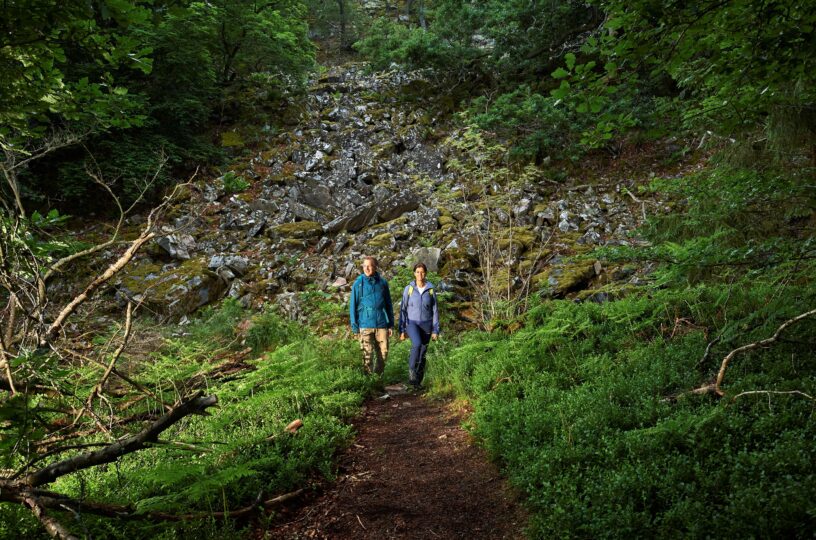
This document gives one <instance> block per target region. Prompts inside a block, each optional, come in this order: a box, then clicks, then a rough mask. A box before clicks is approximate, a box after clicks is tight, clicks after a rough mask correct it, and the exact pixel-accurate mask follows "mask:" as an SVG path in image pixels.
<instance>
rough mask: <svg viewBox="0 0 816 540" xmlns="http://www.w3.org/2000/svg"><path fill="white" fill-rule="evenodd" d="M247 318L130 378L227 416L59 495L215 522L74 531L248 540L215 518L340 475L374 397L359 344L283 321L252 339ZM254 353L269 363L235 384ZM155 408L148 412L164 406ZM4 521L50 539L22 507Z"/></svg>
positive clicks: (63, 487)
mask: <svg viewBox="0 0 816 540" xmlns="http://www.w3.org/2000/svg"><path fill="white" fill-rule="evenodd" d="M248 316H249V314H248V313H246V312H244V311H243V310H242V309H241V308H240V306H238V305H237V303H235V302H231V301H227V302H225V303H224V304H223V305H222V306H221V307H220V308H218V309H215V310H210V311H209V312H206V313H205V314H204V315H203V316H202V317H201V319H200V320H198V321H197V322H195V323H194V324H193V325H191V326H189V327H186V329H185V335H182V336H176V337H171V338H169V339H168V340H167V343H166V345H165V346H164V347H163V348H162V350H161V351H160V352H159V353H158V354H155V355H154V356H153V359H152V362H142V363H140V364H139V366H138V370H137V371H134V372H133V373H131V374H130V376H131V377H132V378H136V379H138V380H139V381H140V382H141V383H142V384H143V385H144V386H145V387H148V388H151V389H153V391H154V392H155V393H156V394H157V395H160V396H161V397H162V398H163V399H164V401H166V402H168V401H169V402H172V401H173V400H174V399H175V397H176V396H177V395H178V394H179V393H184V394H186V393H189V391H191V389H192V387H193V386H196V387H200V388H202V389H204V390H205V392H206V393H207V394H215V395H216V396H217V397H218V406H217V408H214V409H210V413H211V415H210V416H191V417H187V418H185V419H183V420H182V421H181V422H179V423H177V424H176V425H174V426H173V427H172V428H171V429H170V430H168V431H167V432H165V433H164V434H163V435H162V437H161V439H162V440H165V441H172V442H171V443H166V444H161V445H158V446H155V447H153V448H149V449H146V450H142V451H139V452H136V453H134V454H130V455H127V456H125V457H124V458H122V459H121V460H120V461H119V462H118V463H116V464H112V465H110V466H107V467H96V468H93V469H89V470H86V471H83V472H81V473H77V474H74V475H70V476H67V477H63V478H61V479H60V480H59V481H57V482H55V483H54V484H53V486H52V487H53V489H54V490H55V491H58V492H61V493H65V494H67V495H69V496H71V497H74V498H78V499H87V500H92V501H99V502H107V503H111V504H133V505H135V506H136V508H138V509H139V510H142V511H161V512H167V513H179V514H192V513H201V514H203V515H204V518H203V519H197V520H191V521H189V522H184V523H173V522H161V521H154V520H150V519H146V520H143V521H141V520H139V521H132V522H123V521H119V520H110V519H107V518H94V517H92V516H90V515H88V514H83V515H80V516H77V517H78V519H77V520H74V519H71V518H70V516H68V518H67V519H65V516H63V519H65V523H66V524H67V525H68V526H69V527H70V528H71V529H72V530H73V531H75V532H76V533H80V534H83V533H84V534H85V535H87V536H90V537H97V538H99V537H105V538H192V537H196V538H225V537H230V536H235V537H242V536H243V534H244V533H242V531H241V530H240V527H241V526H243V524H241V525H236V524H234V523H229V522H227V523H226V524H225V523H224V522H223V521H222V520H213V519H208V518H207V517H206V515H207V514H208V513H211V512H220V511H225V510H236V509H238V508H241V507H244V506H248V505H250V504H252V503H253V502H254V501H255V500H256V498H257V497H258V496H259V494H260V495H261V496H262V497H263V498H264V499H269V498H272V497H274V496H276V495H279V494H283V493H287V492H290V491H293V490H296V489H298V488H302V487H308V485H309V482H310V479H311V478H313V477H314V476H315V475H320V476H324V477H331V476H332V474H333V473H332V467H331V464H332V459H333V456H334V454H335V452H336V451H337V450H338V449H339V448H341V447H343V446H344V445H346V444H348V443H349V441H350V439H351V437H352V430H351V427H350V426H349V425H348V423H347V420H348V419H349V418H350V417H351V416H353V415H354V414H356V412H357V411H358V409H359V406H360V404H361V403H362V401H363V399H364V397H365V395H367V394H368V393H370V392H371V391H373V387H372V380H371V379H370V378H368V377H366V376H365V375H363V373H362V370H361V369H360V352H359V346H358V345H357V344H356V342H354V341H353V340H327V339H320V338H317V337H314V336H313V335H312V334H311V333H309V332H308V331H307V330H304V329H303V327H301V326H299V325H296V324H293V323H291V322H289V321H285V320H283V319H281V318H280V317H279V316H278V315H276V314H275V313H273V312H264V313H261V314H258V315H255V316H254V317H251V319H250V320H251V321H252V325H251V326H250V327H249V329H248V330H245V331H244V332H243V333H241V330H240V328H242V327H244V325H239V323H240V322H241V321H244V320H245V319H246V318H247V317H248ZM250 347H251V348H252V349H253V350H255V351H257V353H258V354H256V355H253V356H254V359H251V360H250V359H248V360H243V361H242V362H243V363H244V364H245V366H244V367H243V368H242V369H240V370H239V371H237V372H234V373H230V374H228V375H226V376H224V375H223V371H224V370H223V368H224V364H225V363H226V364H229V363H230V358H235V357H236V356H240V351H241V350H245V349H246V348H250ZM219 358H220V359H222V360H214V359H219ZM223 359H226V360H223ZM82 375H84V376H80V377H78V380H85V381H87V384H93V383H94V382H95V381H96V380H97V378H98V373H95V372H94V373H91V372H87V373H84V374H82ZM185 386H187V388H186V389H185V388H184V387H185ZM150 401H152V400H145V402H146V403H145V404H144V406H143V410H145V411H147V410H156V409H157V407H159V405H157V404H156V403H155V402H152V403H147V402H150ZM130 412H136V411H135V410H132V411H130ZM298 418H299V419H301V420H302V421H303V427H302V428H301V429H300V430H299V431H298V432H297V433H296V434H294V435H292V434H289V433H287V432H286V431H285V430H284V428H285V427H286V426H287V424H289V422H291V421H292V420H295V419H298ZM101 440H102V439H101V438H100V439H95V440H94V441H101ZM94 441H91V440H90V439H85V440H82V441H77V442H83V443H87V442H94ZM69 455H70V453H67V452H66V453H63V454H61V455H60V456H59V457H60V459H62V458H65V457H68V456H69ZM0 512H2V514H0V515H1V516H2V519H1V520H0V522H2V525H0V537H5V538H21V537H26V538H28V537H37V536H38V535H40V536H42V535H43V534H44V533H43V531H42V528H41V526H40V525H39V523H37V522H36V521H35V520H34V519H33V518H32V517H30V515H29V513H28V512H26V511H25V510H23V509H22V508H19V507H13V506H9V505H3V506H2V507H0ZM21 535H22V536H21Z"/></svg>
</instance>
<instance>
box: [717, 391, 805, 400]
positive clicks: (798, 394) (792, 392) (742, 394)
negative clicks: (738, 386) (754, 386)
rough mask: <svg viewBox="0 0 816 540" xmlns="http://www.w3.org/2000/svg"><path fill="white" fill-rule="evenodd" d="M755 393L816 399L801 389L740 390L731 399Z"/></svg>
mask: <svg viewBox="0 0 816 540" xmlns="http://www.w3.org/2000/svg"><path fill="white" fill-rule="evenodd" d="M755 394H767V395H768V396H770V395H771V394H790V395H797V396H802V397H805V398H807V399H809V400H811V401H816V398H814V397H813V396H811V395H810V394H806V393H804V392H801V391H799V390H749V391H747V392H740V393H739V394H737V395H736V396H734V397H732V398H731V401H736V399H737V398H738V397H742V396H750V395H755Z"/></svg>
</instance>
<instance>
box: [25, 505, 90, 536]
mask: <svg viewBox="0 0 816 540" xmlns="http://www.w3.org/2000/svg"><path fill="white" fill-rule="evenodd" d="M22 499H23V501H22V502H23V504H25V505H26V506H28V507H29V508H30V509H31V511H32V512H33V513H34V515H35V516H37V519H38V520H40V523H42V524H43V527H45V530H46V531H48V534H50V535H51V536H52V537H53V538H59V539H60V540H79V539H78V538H77V537H76V536H74V535H73V534H71V533H70V532H69V531H68V529H66V528H65V526H64V525H63V524H62V523H60V522H59V521H57V520H56V519H54V518H52V517H51V516H49V515H48V514H46V513H45V508H44V507H43V505H42V504H41V503H40V501H39V500H38V499H37V498H36V497H34V496H33V495H25V496H23V498H22Z"/></svg>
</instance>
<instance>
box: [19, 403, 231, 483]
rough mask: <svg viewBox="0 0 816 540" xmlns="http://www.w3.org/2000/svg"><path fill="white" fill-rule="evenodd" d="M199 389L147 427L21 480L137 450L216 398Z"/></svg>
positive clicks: (41, 478) (48, 478)
mask: <svg viewBox="0 0 816 540" xmlns="http://www.w3.org/2000/svg"><path fill="white" fill-rule="evenodd" d="M203 394H204V393H203V392H201V391H199V392H197V393H196V394H195V395H194V396H193V397H191V398H190V399H188V400H187V401H184V402H182V403H181V404H180V405H178V406H177V407H174V408H173V410H172V411H170V412H169V413H167V414H165V415H164V416H162V417H161V418H159V419H158V420H156V421H155V422H154V423H153V424H152V425H151V426H150V427H148V428H146V429H144V430H142V431H141V432H139V433H137V434H135V435H131V436H129V437H125V438H123V439H120V440H118V441H116V442H114V443H112V444H110V445H109V446H107V447H105V448H103V449H102V450H98V451H95V452H89V453H85V454H80V455H78V456H74V457H72V458H69V459H66V460H63V461H59V462H57V463H53V464H51V465H49V466H47V467H45V468H43V469H40V470H39V471H37V472H35V473H32V474H29V475H28V476H26V477H24V479H23V483H24V484H25V485H27V486H30V487H37V486H41V485H44V484H48V483H51V482H53V481H54V480H56V479H57V478H59V477H60V476H64V475H66V474H70V473H72V472H75V471H79V470H82V469H87V468H89V467H93V466H95V465H102V464H104V463H111V462H113V461H116V460H117V459H119V458H120V457H122V456H124V455H125V454H130V453H133V452H136V451H137V450H141V449H142V448H144V447H145V445H146V443H150V442H156V441H157V440H158V437H159V435H160V434H161V433H162V432H163V431H165V430H166V429H168V428H169V427H170V426H172V425H173V424H175V423H176V422H178V421H179V420H181V419H182V418H184V417H185V416H188V415H190V414H207V412H206V409H207V408H208V407H212V406H213V405H215V404H216V403H217V402H218V398H217V397H215V396H204V395H203Z"/></svg>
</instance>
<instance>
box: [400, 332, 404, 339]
mask: <svg viewBox="0 0 816 540" xmlns="http://www.w3.org/2000/svg"><path fill="white" fill-rule="evenodd" d="M400 341H405V332H402V333H401V334H400Z"/></svg>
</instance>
